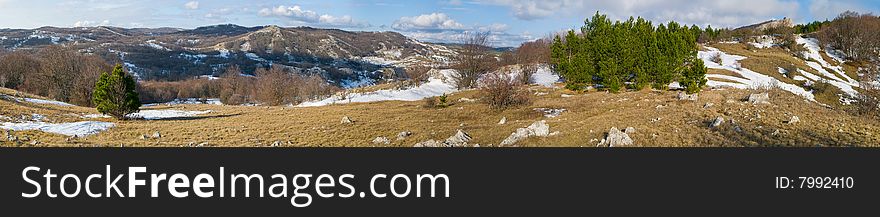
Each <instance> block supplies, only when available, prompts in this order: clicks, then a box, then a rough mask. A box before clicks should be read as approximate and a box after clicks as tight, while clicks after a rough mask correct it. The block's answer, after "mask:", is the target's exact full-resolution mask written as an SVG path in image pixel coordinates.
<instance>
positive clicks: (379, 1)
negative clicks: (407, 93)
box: [0, 0, 880, 46]
mask: <svg viewBox="0 0 880 217" xmlns="http://www.w3.org/2000/svg"><path fill="white" fill-rule="evenodd" d="M597 10H598V11H602V12H603V13H607V14H609V16H610V17H611V18H613V19H624V18H627V17H629V16H642V17H645V18H648V19H650V20H653V21H655V22H666V21H669V20H676V21H679V22H683V23H687V24H697V25H700V26H705V25H709V24H711V25H712V26H715V27H737V26H742V25H747V24H751V23H756V22H761V21H765V20H769V19H779V18H782V17H791V18H793V19H794V20H795V21H796V22H805V21H812V20H824V19H833V18H834V17H835V16H836V15H837V14H839V13H840V12H843V11H845V10H855V11H859V12H873V13H875V14H878V12H880V0H422V1H404V0H360V1H355V0H302V1H290V0H283V1H282V0H251V1H232V0H150V1H135V0H0V28H36V27H40V26H59V27H74V26H98V25H110V26H120V27H181V28H194V27H198V26H206V25H214V24H224V23H234V24H238V25H243V26H260V25H279V26H312V27H319V28H339V29H345V30H358V31H397V32H401V33H403V34H405V35H408V36H411V37H415V38H417V39H420V40H424V41H432V42H455V41H457V40H458V38H460V35H461V34H462V33H464V32H468V31H489V32H491V33H492V39H493V45H495V46H515V45H518V44H519V43H521V42H523V41H526V40H533V39H536V38H540V37H544V36H547V35H549V34H552V33H553V32H558V31H561V30H565V29H570V28H574V29H576V28H579V27H580V26H581V25H582V23H583V20H584V18H586V17H589V16H591V15H592V14H593V13H595V11H597Z"/></svg>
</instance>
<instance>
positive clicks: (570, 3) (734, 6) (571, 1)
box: [478, 0, 800, 27]
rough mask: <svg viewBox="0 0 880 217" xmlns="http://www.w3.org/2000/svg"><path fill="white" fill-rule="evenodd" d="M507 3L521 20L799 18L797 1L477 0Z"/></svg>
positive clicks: (736, 22) (727, 22)
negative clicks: (601, 16)
mask: <svg viewBox="0 0 880 217" xmlns="http://www.w3.org/2000/svg"><path fill="white" fill-rule="evenodd" d="M478 1H479V2H482V3H488V4H492V5H499V6H505V7H508V8H510V10H511V13H512V14H513V15H514V16H515V17H517V18H518V19H521V20H536V19H544V18H549V17H558V16H581V17H579V18H587V17H590V16H592V14H593V13H595V12H596V11H599V12H600V13H603V14H608V15H609V17H611V18H613V19H624V18H628V17H629V16H641V17H644V18H646V19H649V20H653V21H655V22H668V21H672V20H675V21H678V22H682V23H690V24H698V25H706V24H713V25H715V26H727V27H736V26H741V25H747V24H752V23H756V22H761V21H766V20H768V19H774V18H777V19H778V18H782V17H780V16H787V17H794V18H797V16H798V14H797V12H798V9H799V6H800V5H799V3H798V1H796V0H615V1H604V0H478Z"/></svg>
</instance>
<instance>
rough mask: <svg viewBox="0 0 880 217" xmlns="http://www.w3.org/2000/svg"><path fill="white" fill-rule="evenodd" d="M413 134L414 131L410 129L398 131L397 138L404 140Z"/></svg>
mask: <svg viewBox="0 0 880 217" xmlns="http://www.w3.org/2000/svg"><path fill="white" fill-rule="evenodd" d="M412 134H413V133H412V132H410V131H403V132H400V133H397V140H404V139H406V137H409V136H412Z"/></svg>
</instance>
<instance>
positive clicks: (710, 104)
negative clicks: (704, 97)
mask: <svg viewBox="0 0 880 217" xmlns="http://www.w3.org/2000/svg"><path fill="white" fill-rule="evenodd" d="M712 106H715V103H711V102H709V103H706V105H703V108H704V109H707V108H712Z"/></svg>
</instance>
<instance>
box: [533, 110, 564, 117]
mask: <svg viewBox="0 0 880 217" xmlns="http://www.w3.org/2000/svg"><path fill="white" fill-rule="evenodd" d="M535 111H537V112H540V113H542V114H544V117H547V118H555V117H559V115H561V114H562V112H565V109H551V108H536V109H535Z"/></svg>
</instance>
